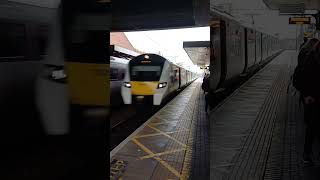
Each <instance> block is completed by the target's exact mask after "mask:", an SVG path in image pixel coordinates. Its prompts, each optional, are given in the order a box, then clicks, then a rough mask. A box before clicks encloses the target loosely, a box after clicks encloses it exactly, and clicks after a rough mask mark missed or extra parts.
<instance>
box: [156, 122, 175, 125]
mask: <svg viewBox="0 0 320 180" xmlns="http://www.w3.org/2000/svg"><path fill="white" fill-rule="evenodd" d="M173 123H178V122H177V121H166V122H156V123H153V122H151V123H150V124H152V125H161V124H173Z"/></svg>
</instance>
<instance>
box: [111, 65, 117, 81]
mask: <svg viewBox="0 0 320 180" xmlns="http://www.w3.org/2000/svg"><path fill="white" fill-rule="evenodd" d="M110 79H111V81H115V80H118V69H115V68H111V70H110Z"/></svg>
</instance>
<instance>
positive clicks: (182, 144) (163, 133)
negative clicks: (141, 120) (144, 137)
mask: <svg viewBox="0 0 320 180" xmlns="http://www.w3.org/2000/svg"><path fill="white" fill-rule="evenodd" d="M147 126H148V127H150V128H151V129H153V130H155V131H158V132H159V133H161V134H162V135H164V136H166V137H168V138H169V139H171V140H173V141H175V142H176V143H178V144H180V145H181V146H183V147H186V146H187V145H185V144H184V143H182V142H180V141H178V140H177V139H175V138H173V137H171V136H169V135H168V134H166V133H165V132H163V131H161V130H159V129H157V128H155V127H153V126H150V125H149V124H148V125H147Z"/></svg>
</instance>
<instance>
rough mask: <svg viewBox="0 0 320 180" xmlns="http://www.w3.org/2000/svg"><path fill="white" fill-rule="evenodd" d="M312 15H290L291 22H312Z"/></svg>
mask: <svg viewBox="0 0 320 180" xmlns="http://www.w3.org/2000/svg"><path fill="white" fill-rule="evenodd" d="M310 23H311V17H290V18H289V24H310Z"/></svg>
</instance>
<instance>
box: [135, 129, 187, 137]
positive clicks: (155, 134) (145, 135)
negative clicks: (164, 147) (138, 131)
mask: <svg viewBox="0 0 320 180" xmlns="http://www.w3.org/2000/svg"><path fill="white" fill-rule="evenodd" d="M183 131H189V129H187V128H184V130H180V131H171V132H166V134H173V133H179V132H183ZM159 135H163V134H162V133H152V134H144V135H137V136H135V137H134V138H136V139H137V138H145V137H152V136H159Z"/></svg>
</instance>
